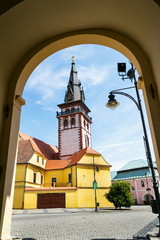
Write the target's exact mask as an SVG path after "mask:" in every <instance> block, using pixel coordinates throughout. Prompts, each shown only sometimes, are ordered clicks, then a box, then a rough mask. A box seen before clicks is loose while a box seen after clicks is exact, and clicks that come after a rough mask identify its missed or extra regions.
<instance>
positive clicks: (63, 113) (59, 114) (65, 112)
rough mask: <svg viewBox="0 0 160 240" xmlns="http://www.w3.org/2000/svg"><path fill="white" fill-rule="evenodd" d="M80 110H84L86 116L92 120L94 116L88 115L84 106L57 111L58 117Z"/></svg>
mask: <svg viewBox="0 0 160 240" xmlns="http://www.w3.org/2000/svg"><path fill="white" fill-rule="evenodd" d="M78 112H82V113H84V114H85V116H86V117H87V118H88V119H89V120H90V121H92V118H91V117H89V116H88V114H86V112H85V111H84V110H83V108H81V107H79V108H74V109H67V110H65V111H61V112H58V111H57V117H59V116H63V115H67V114H71V113H78Z"/></svg>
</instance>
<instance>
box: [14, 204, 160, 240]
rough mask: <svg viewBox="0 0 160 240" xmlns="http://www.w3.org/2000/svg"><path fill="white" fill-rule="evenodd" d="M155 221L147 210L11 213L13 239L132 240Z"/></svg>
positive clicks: (23, 211)
mask: <svg viewBox="0 0 160 240" xmlns="http://www.w3.org/2000/svg"><path fill="white" fill-rule="evenodd" d="M156 217H157V215H156V214H153V213H152V211H151V207H150V206H133V207H131V209H122V210H113V209H100V210H98V212H95V211H94V209H35V210H14V211H13V216H12V231H11V233H12V236H13V239H17V240H18V239H23V240H48V239H50V240H51V239H52V240H54V239H55V240H70V239H72V240H79V239H81V240H98V239H99V240H100V239H108V240H110V239H132V238H133V235H135V234H136V233H137V232H139V231H140V230H141V229H143V228H144V229H145V226H146V225H148V224H149V223H150V222H152V221H153V220H154V219H155V218H156Z"/></svg>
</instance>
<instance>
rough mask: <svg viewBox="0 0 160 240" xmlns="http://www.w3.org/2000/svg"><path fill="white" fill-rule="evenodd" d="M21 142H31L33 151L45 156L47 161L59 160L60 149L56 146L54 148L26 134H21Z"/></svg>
mask: <svg viewBox="0 0 160 240" xmlns="http://www.w3.org/2000/svg"><path fill="white" fill-rule="evenodd" d="M19 136H20V140H19V141H22V140H30V142H31V144H32V147H33V150H34V151H35V152H37V153H39V154H41V155H42V156H44V157H45V158H46V159H49V160H52V159H58V158H59V157H58V148H57V147H55V146H52V145H50V144H48V143H45V142H43V141H41V140H39V139H37V138H34V137H31V136H29V135H27V134H24V133H21V132H20V133H19Z"/></svg>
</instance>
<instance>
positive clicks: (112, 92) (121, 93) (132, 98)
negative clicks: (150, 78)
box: [109, 90, 140, 110]
mask: <svg viewBox="0 0 160 240" xmlns="http://www.w3.org/2000/svg"><path fill="white" fill-rule="evenodd" d="M109 94H112V95H113V94H119V95H123V96H126V97H128V98H130V99H131V100H132V101H133V102H134V103H135V104H136V106H137V108H138V110H140V109H139V104H138V102H137V101H136V100H135V99H134V97H132V96H131V95H129V94H128V93H125V92H118V91H116V90H115V91H114V90H113V91H111V92H110V93H109Z"/></svg>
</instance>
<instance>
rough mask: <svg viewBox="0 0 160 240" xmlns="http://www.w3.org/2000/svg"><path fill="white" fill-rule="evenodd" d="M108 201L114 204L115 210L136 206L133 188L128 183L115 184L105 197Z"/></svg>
mask: <svg viewBox="0 0 160 240" xmlns="http://www.w3.org/2000/svg"><path fill="white" fill-rule="evenodd" d="M104 196H105V197H106V199H108V200H109V201H110V202H112V203H113V204H114V206H115V208H120V209H121V207H130V206H131V205H133V204H134V198H133V196H132V194H131V186H130V184H129V183H128V182H123V181H116V182H114V183H113V184H112V185H111V187H110V189H109V192H108V193H105V195H104Z"/></svg>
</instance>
